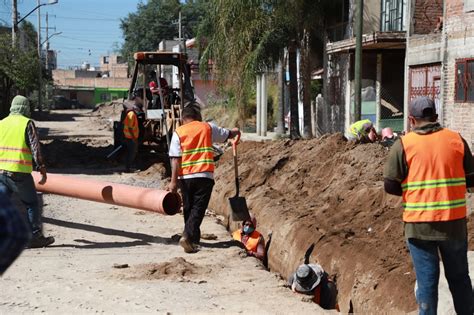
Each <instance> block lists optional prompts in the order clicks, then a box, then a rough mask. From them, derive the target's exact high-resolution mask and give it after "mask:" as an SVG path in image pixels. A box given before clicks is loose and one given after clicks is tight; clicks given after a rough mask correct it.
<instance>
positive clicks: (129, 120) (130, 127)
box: [123, 110, 139, 139]
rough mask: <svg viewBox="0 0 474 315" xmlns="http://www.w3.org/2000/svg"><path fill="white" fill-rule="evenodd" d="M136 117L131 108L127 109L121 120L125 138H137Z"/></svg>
mask: <svg viewBox="0 0 474 315" xmlns="http://www.w3.org/2000/svg"><path fill="white" fill-rule="evenodd" d="M138 133H139V129H138V118H137V115H136V114H135V112H134V111H133V110H131V111H129V112H128V113H127V115H126V116H125V119H124V121H123V135H124V136H125V138H127V139H138Z"/></svg>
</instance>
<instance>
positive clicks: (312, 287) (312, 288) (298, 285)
mask: <svg viewBox="0 0 474 315" xmlns="http://www.w3.org/2000/svg"><path fill="white" fill-rule="evenodd" d="M288 284H289V286H290V287H291V290H292V291H293V292H296V293H301V294H306V295H310V296H312V297H313V302H314V303H316V304H318V305H319V306H321V307H322V308H324V309H328V310H330V309H336V310H338V311H339V306H338V304H337V288H336V284H335V283H334V282H333V281H332V280H331V279H330V278H329V276H328V274H327V273H326V272H325V271H324V270H323V268H322V267H321V265H319V264H302V265H300V266H299V267H298V269H296V272H295V273H293V274H292V275H291V276H290V278H289V279H288Z"/></svg>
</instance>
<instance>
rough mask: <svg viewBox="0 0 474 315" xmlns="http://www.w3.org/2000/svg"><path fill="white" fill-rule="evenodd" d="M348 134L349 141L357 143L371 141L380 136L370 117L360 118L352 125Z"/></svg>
mask: <svg viewBox="0 0 474 315" xmlns="http://www.w3.org/2000/svg"><path fill="white" fill-rule="evenodd" d="M347 134H348V137H347V139H348V140H349V141H356V142H357V143H371V142H375V141H376V140H377V138H378V136H377V132H376V131H375V128H374V124H373V123H372V122H371V121H370V120H369V119H364V120H359V121H356V122H355V123H353V124H352V125H350V127H349V130H348V132H347Z"/></svg>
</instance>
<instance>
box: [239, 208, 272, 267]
mask: <svg viewBox="0 0 474 315" xmlns="http://www.w3.org/2000/svg"><path fill="white" fill-rule="evenodd" d="M256 228H257V218H256V217H255V216H254V215H253V214H251V215H250V218H249V219H247V220H244V221H243V222H242V227H241V228H240V229H238V230H236V231H234V233H232V238H233V239H234V240H236V241H238V242H240V243H242V245H243V246H244V247H245V252H246V254H247V256H254V257H256V258H258V259H260V260H263V259H264V258H265V239H264V238H263V235H262V234H260V232H258V231H257V230H256Z"/></svg>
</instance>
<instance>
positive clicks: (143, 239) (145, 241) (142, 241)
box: [43, 217, 175, 248]
mask: <svg viewBox="0 0 474 315" xmlns="http://www.w3.org/2000/svg"><path fill="white" fill-rule="evenodd" d="M43 223H48V224H52V225H56V226H61V227H64V228H68V229H76V230H83V231H87V232H94V233H100V234H104V235H112V236H120V237H126V238H130V239H134V241H129V242H104V243H97V242H91V241H88V240H84V239H80V240H75V241H76V242H80V243H84V244H86V245H75V244H58V245H52V246H50V247H75V248H118V247H131V246H143V245H150V244H152V243H154V244H164V245H171V244H175V242H174V241H173V240H172V239H171V237H161V236H153V235H149V234H144V233H136V232H129V231H123V230H117V229H111V228H106V227H101V226H96V225H91V224H85V223H76V222H70V221H64V220H59V219H54V218H47V217H44V218H43Z"/></svg>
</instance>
